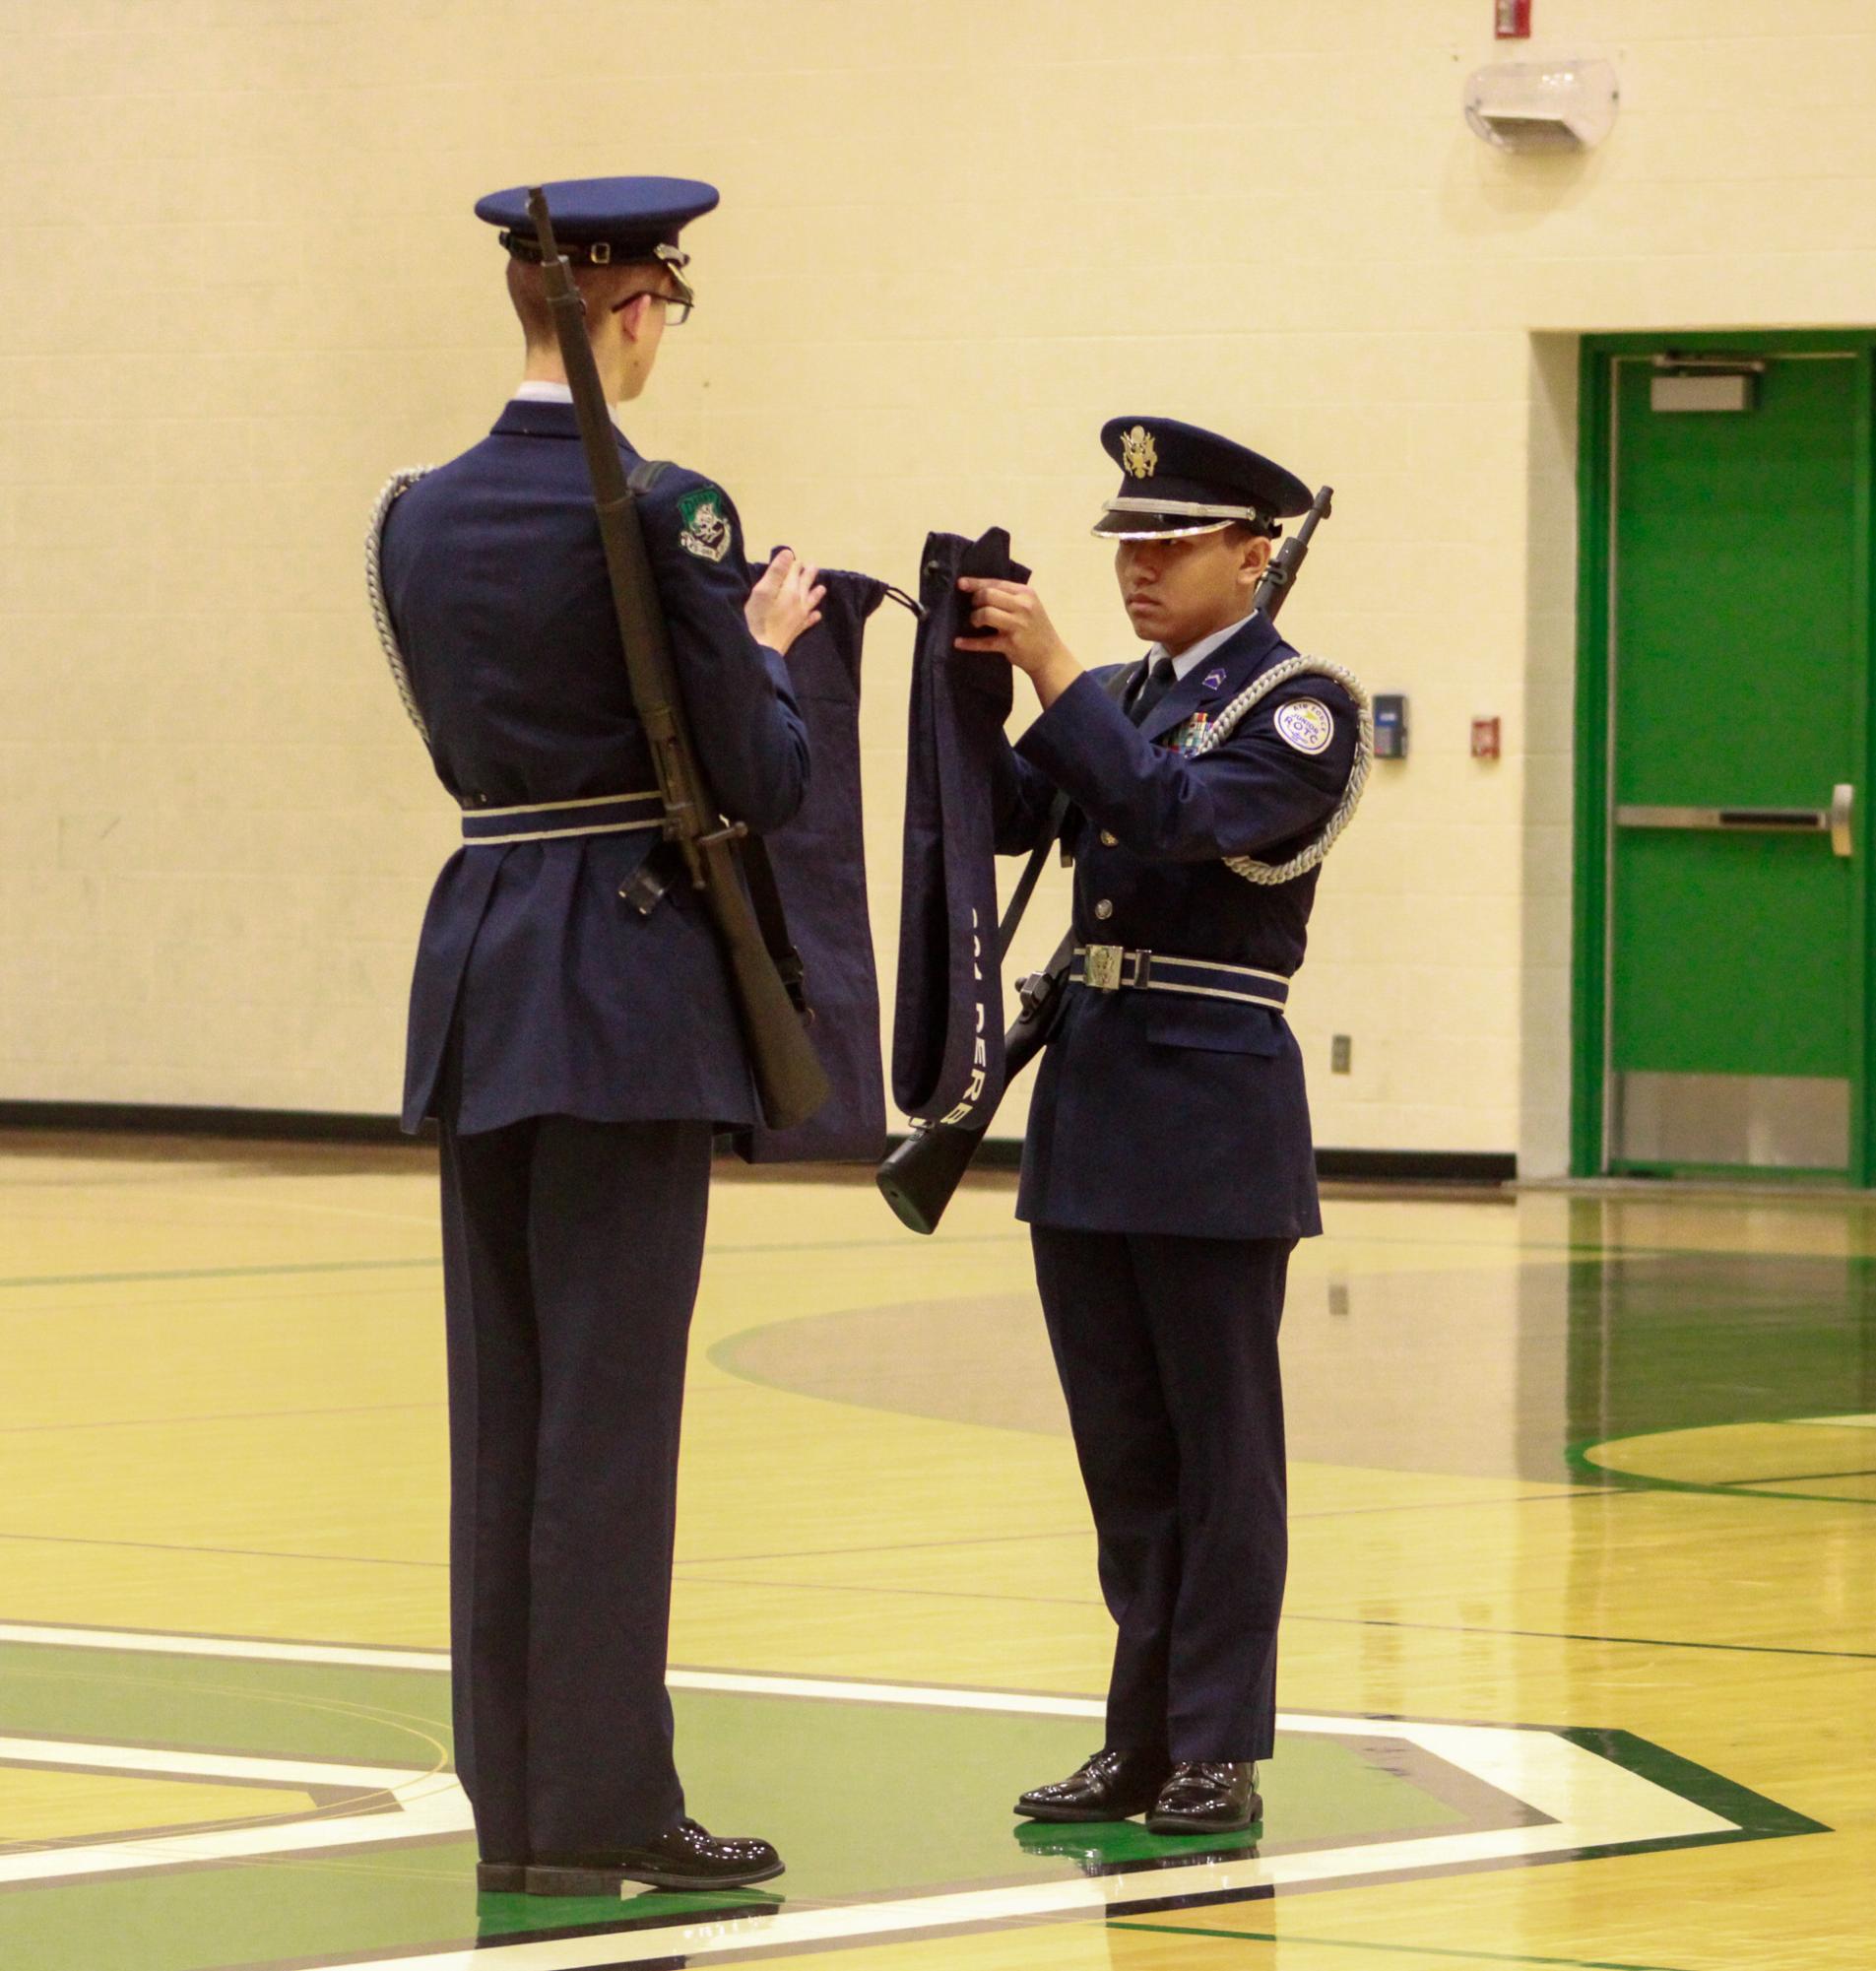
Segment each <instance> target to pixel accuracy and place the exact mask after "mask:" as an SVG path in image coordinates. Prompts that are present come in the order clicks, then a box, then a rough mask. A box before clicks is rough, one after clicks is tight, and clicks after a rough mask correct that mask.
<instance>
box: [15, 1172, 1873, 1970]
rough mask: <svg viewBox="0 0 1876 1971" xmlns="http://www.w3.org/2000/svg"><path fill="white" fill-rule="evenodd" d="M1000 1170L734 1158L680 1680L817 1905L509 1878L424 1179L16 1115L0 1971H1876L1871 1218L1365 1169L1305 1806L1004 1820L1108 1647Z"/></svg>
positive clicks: (1309, 1693) (682, 1548)
mask: <svg viewBox="0 0 1876 1971" xmlns="http://www.w3.org/2000/svg"><path fill="white" fill-rule="evenodd" d="M1010 1190H1011V1186H1010V1184H1009V1183H1008V1182H1007V1181H1005V1180H1003V1179H999V1178H996V1177H988V1178H984V1179H981V1180H977V1181H976V1183H975V1184H974V1186H973V1188H970V1189H968V1190H966V1191H965V1192H964V1193H963V1194H962V1195H961V1196H960V1197H959V1199H958V1200H957V1202H956V1204H955V1205H954V1207H953V1209H952V1212H951V1215H950V1216H949V1217H948V1218H947V1220H946V1222H945V1225H944V1227H943V1229H942V1231H941V1232H940V1233H939V1235H938V1237H937V1238H936V1239H933V1240H929V1241H928V1240H918V1239H915V1238H914V1237H913V1236H912V1235H911V1234H909V1233H906V1232H904V1231H902V1230H901V1229H900V1228H899V1226H898V1225H897V1224H896V1223H895V1222H894V1221H893V1220H892V1219H891V1217H890V1215H888V1214H887V1212H886V1211H885V1209H884V1207H883V1206H882V1205H881V1204H880V1202H879V1200H878V1199H877V1197H876V1196H875V1195H874V1193H873V1190H872V1188H871V1186H870V1185H869V1184H868V1183H866V1182H865V1181H864V1179H861V1180H853V1179H845V1178H841V1179H834V1178H829V1179H827V1180H826V1181H821V1180H818V1179H816V1180H814V1181H800V1180H784V1179H778V1178H776V1177H773V1176H763V1177H760V1178H757V1177H753V1176H748V1175H739V1174H738V1173H737V1172H736V1171H735V1170H734V1169H731V1170H727V1171H726V1172H725V1176H724V1181H722V1182H720V1184H719V1185H718V1188H717V1191H716V1194H715V1198H714V1201H713V1207H712V1213H713V1215H712V1229H711V1248H710V1255H709V1258H708V1260H707V1262H706V1267H705V1274H704V1285H703V1292H702V1297H701V1299H700V1301H699V1304H698V1309H697V1320H696V1327H695V1332H694V1342H693V1349H692V1360H691V1383H690V1393H689V1407H688V1413H687V1422H686V1438H685V1450H684V1467H683V1481H682V1504H681V1519H680V1526H679V1569H678V1587H677V1599H676V1614H675V1625H674V1632H673V1639H672V1644H673V1646H672V1658H673V1664H674V1673H673V1678H672V1681H673V1686H674V1693H675V1698H676V1702H677V1706H678V1714H679V1759H680V1763H681V1765H682V1768H683V1771H684V1774H685V1778H686V1783H687V1786H688V1788H689V1792H690V1797H691V1805H692V1808H693V1810H694V1811H695V1812H696V1813H697V1814H698V1816H699V1817H700V1818H701V1819H703V1820H704V1821H706V1822H707V1823H708V1824H709V1825H711V1826H712V1827H713V1828H715V1829H717V1830H718V1831H721V1832H725V1833H740V1832H753V1833H760V1834H764V1835H767V1836H769V1837H770V1838H772V1839H774V1840H775V1841H776V1842H777V1843H778V1844H779V1845H780V1846H781V1847H782V1850H783V1853H784V1855H785V1857H786V1858H787V1860H788V1863H789V1872H788V1873H787V1874H786V1875H785V1876H783V1877H782V1878H781V1879H780V1880H779V1881H777V1882H775V1883H773V1884H769V1885H765V1887H764V1888H763V1889H761V1890H750V1891H744V1892H740V1893H737V1894H732V1895H726V1896H721V1897H718V1898H715V1899H703V1898H685V1897H677V1896H670V1895H654V1894H650V1893H646V1894H642V1895H637V1894H634V1895H632V1896H631V1897H629V1898H628V1899H626V1900H623V1901H620V1902H568V1903H544V1902H540V1901H535V1900H531V1899H527V1898H521V1897H496V1896H488V1897H483V1898H482V1899H481V1900H480V1901H479V1900H478V1898H477V1895H476V1891H475V1886H474V1880H473V1872H472V1865H473V1861H474V1844H473V1841H472V1840H471V1839H470V1838H469V1836H468V1834H467V1831H466V1829H467V1813H466V1808H465V1806H464V1803H463V1800H462V1796H461V1793H460V1790H459V1789H458V1788H457V1787H456V1784H455V1782H454V1780H453V1778H452V1777H451V1776H450V1773H449V1770H448V1734H447V1717H448V1702H447V1688H448V1683H447V1659H446V1656H445V1655H444V1651H445V1649H446V1645H447V1630H446V1603H445V1586H446V1571H445V1564H444V1556H445V1483H444V1415H443V1406H442V1394H443V1367H442V1318H441V1305H440V1295H441V1277H440V1266H439V1261H438V1243H437V1234H436V1229H435V1223H434V1218H435V1198H434V1193H435V1170H434V1161H433V1158H431V1157H430V1156H429V1155H428V1154H426V1153H425V1152H424V1151H422V1150H416V1149H411V1150H398V1149H383V1150H378V1149H355V1148H334V1147H274V1146H265V1147H261V1146H254V1145H239V1144H218V1143H210V1142H203V1141H194V1142H179V1141H158V1140H142V1141H138V1140H129V1139H113V1138H106V1137H89V1138H88V1137H78V1136H72V1137H53V1136H46V1135H33V1134H25V1135H14V1136H8V1137H0V1363H4V1371H3V1372H0V1965H4V1966H6V1967H7V1971H224V1968H225V1967H230V1966H234V1965H242V1966H259V1965H270V1966H271V1965H280V1966H284V1965H293V1966H298V1967H310V1966H325V1965H337V1964H372V1965H377V1964H384V1965H387V1966H388V1965H396V1966H399V1967H401V1971H410V1967H420V1971H430V1967H444V1966H449V1967H467V1966H470V1965H471V1963H472V1958H471V1955H470V1953H471V1952H472V1951H473V1950H478V1949H482V1950H487V1949H490V1948H498V1949H499V1952H500V1954H499V1955H498V1956H496V1957H495V1958H493V1959H489V1958H486V1957H478V1958H476V1959H474V1960H473V1962H474V1963H475V1964H477V1965H480V1966H482V1967H483V1971H486V1967H487V1966H488V1965H489V1964H490V1963H491V1962H492V1963H495V1964H498V1965H500V1966H502V1967H505V1971H577V1967H588V1966H592V1967H597V1966H607V1965H626V1964H630V1965H678V1964H689V1965H708V1964H713V1963H717V1962H723V1963H726V1964H727V1963H734V1962H736V1961H739V1960H743V1961H748V1960H760V1959H763V1958H767V1957H772V1956H773V1957H781V1956H788V1957H790V1958H791V1959H792V1960H793V1962H794V1963H795V1965H797V1966H799V1967H807V1966H811V1965H817V1964H820V1963H822V1962H823V1961H824V1962H825V1963H826V1964H828V1965H829V1966H836V1965H837V1966H840V1967H844V1971H870V1967H874V1966H877V1967H880V1971H887V1967H891V1971H927V1967H932V1968H933V1971H936V1968H937V1967H943V1971H953V1968H954V1967H955V1971H1003V1967H1014V1966H1022V1967H1038V1971H1084V1967H1090V1968H1092V1967H1098V1971H1109V1967H1117V1971H1165V1967H1180V1971H1185V1967H1189V1966H1190V1967H1193V1971H1213V1967H1215V1971H1261V1967H1279V1971H1317V1967H1323V1971H1390V1967H1396V1968H1397V1971H1460V1967H1466V1971H1481V1967H1489V1966H1520V1965H1531V1966H1551V1967H1559V1966H1561V1967H1566V1971H1592V1967H1593V1971H1722V1967H1723V1971H1735V1967H1747V1966H1750V1967H1777V1971H1868V1967H1869V1966H1870V1965H1871V1964H1872V1962H1876V1760H1873V1759H1872V1752H1873V1751H1876V1311H1873V1310H1876V1292H1873V1291H1872V1268H1871V1257H1870V1255H1871V1252H1872V1242H1873V1241H1876V1207H1872V1205H1871V1204H1870V1203H1869V1202H1868V1201H1867V1200H1866V1199H1863V1198H1851V1197H1847V1196H1845V1195H1844V1194H1842V1193H1839V1194H1835V1195H1832V1194H1827V1193H1821V1192H1820V1193H1812V1192H1804V1191H1797V1190H1793V1191H1790V1192H1788V1193H1786V1194H1782V1195H1777V1194H1763V1193H1762V1194H1738V1195H1731V1196H1727V1195H1713V1196H1707V1197H1700V1196H1679V1195H1676V1196H1661V1195H1651V1196H1650V1195H1646V1194H1641V1193H1633V1192H1632V1193H1620V1194H1611V1195H1604V1196H1584V1195H1577V1194H1568V1195H1567V1194H1563V1193H1542V1192H1539V1193H1526V1194H1524V1195H1521V1196H1519V1197H1517V1198H1516V1199H1505V1198H1501V1197H1498V1196H1496V1195H1491V1196H1479V1197H1470V1198H1468V1197H1463V1196H1457V1197H1456V1196H1439V1195H1426V1196H1416V1197H1405V1196H1388V1195H1385V1194H1379V1193H1373V1192H1368V1193H1359V1194H1348V1195H1341V1196H1335V1197H1331V1198H1330V1199H1329V1200H1328V1201H1327V1203H1326V1219H1327V1223H1328V1226H1329V1231H1328V1235H1327V1236H1326V1237H1325V1238H1323V1239H1320V1240H1316V1241H1313V1242H1311V1243H1309V1244H1307V1245H1305V1246H1304V1247H1302V1248H1301V1249H1300V1250H1299V1252H1298V1254H1297V1257H1296V1260H1295V1263H1294V1265H1293V1268H1292V1273H1291V1299H1290V1309H1289V1313H1288V1316H1287V1319H1286V1324H1285V1352H1286V1363H1287V1366H1286V1377H1287V1383H1288V1395H1289V1405H1290V1418H1291V1438H1290V1448H1291V1458H1292V1465H1291V1473H1292V1484H1291V1499H1292V1508H1293V1513H1294V1529H1293V1530H1294V1547H1293V1559H1292V1570H1291V1577H1290V1594H1289V1602H1288V1609H1287V1613H1286V1625H1285V1637H1284V1650H1285V1655H1284V1666H1283V1675H1282V1682H1281V1701H1282V1705H1283V1710H1284V1730H1283V1732H1282V1735H1281V1738H1280V1741H1279V1749H1278V1753H1277V1756H1276V1758H1275V1760H1274V1761H1273V1762H1272V1763H1271V1764H1270V1765H1269V1766H1268V1767H1266V1769H1265V1774H1264V1794H1265V1799H1266V1803H1267V1814H1266V1819H1265V1822H1264V1825H1263V1827H1262V1829H1261V1831H1260V1833H1259V1835H1258V1836H1257V1837H1256V1838H1251V1837H1246V1838H1244V1839H1242V1840H1238V1841H1231V1842H1225V1843H1221V1844H1219V1845H1217V1846H1216V1847H1210V1848H1206V1849H1205V1850H1204V1852H1195V1850H1194V1845H1193V1844H1181V1843H1174V1842H1164V1841H1155V1840H1153V1839H1151V1838H1150V1837H1148V1836H1147V1835H1145V1833H1144V1832H1143V1830H1141V1829H1140V1828H1139V1826H1138V1825H1137V1823H1132V1824H1128V1825H1124V1826H1120V1827H1114V1828H1096V1829H1092V1830H1076V1829H1062V1828H1052V1829H1039V1828H1032V1827H1029V1826H1027V1825H1026V1824H1024V1823H1019V1822H1018V1821H1017V1820H1016V1819H1015V1817H1014V1815H1013V1814H1012V1813H1011V1811H1010V1803H1011V1801H1012V1799H1013V1797H1014V1795H1015V1793H1016V1792H1017V1791H1018V1790H1020V1788H1022V1787H1023V1786H1027V1785H1031V1784H1034V1783H1035V1782H1037V1781H1039V1780H1042V1779H1048V1778H1054V1777H1059V1776H1060V1775H1061V1774H1062V1773H1063V1772H1066V1771H1067V1770H1068V1769H1069V1768H1070V1767H1071V1766H1073V1765H1074V1764H1075V1763H1077V1762H1078V1761H1079V1759H1080V1758H1081V1757H1082V1756H1084V1755H1085V1754H1086V1753H1087V1752H1088V1751H1090V1750H1092V1749H1093V1748H1094V1746H1095V1745H1097V1744H1098V1743H1099V1741H1100V1737H1101V1728H1100V1716H1099V1714H1100V1705H1099V1702H1098V1693H1099V1692H1100V1690H1101V1689H1102V1687H1103V1682H1104V1678H1105V1671H1106V1663H1107V1653H1108V1647H1109V1637H1110V1629H1109V1624H1108V1620H1107V1616H1106V1613H1105V1611H1104V1610H1103V1609H1102V1607H1101V1604H1100V1599H1099V1595H1098V1592H1097V1590H1096V1586H1095V1580H1094V1552H1093V1540H1092V1536H1091V1533H1090V1530H1089V1526H1088V1522H1087V1514H1086V1508H1085V1505H1084V1503H1083V1500H1082V1497H1081V1493H1080V1487H1079V1482H1078V1479H1077V1477H1076V1473H1075V1467H1074V1461H1073V1456H1072V1452H1071V1449H1070V1446H1069V1444H1068V1440H1067V1423H1066V1418H1065V1416H1064V1414H1063V1411H1062V1407H1061V1401H1060V1398H1059V1397H1058V1395H1057V1393H1056V1390H1055V1385H1054V1379H1053V1375H1052V1372H1051V1369H1050V1365H1049V1360H1048V1351H1047V1347H1046V1344H1045V1342H1044V1340H1043V1336H1042V1331H1041V1320H1040V1315H1039V1313H1038V1310H1037V1307H1036V1304H1035V1298H1034V1292H1033V1287H1032V1284H1031V1281H1030V1277H1029V1260H1028V1249H1027V1242H1026V1238H1025V1236H1024V1234H1023V1232H1022V1230H1021V1228H1020V1227H1019V1226H1017V1225H1015V1224H1014V1223H1013V1222H1012V1220H1011V1216H1010V1207H1011V1202H1012V1201H1011V1196H1010ZM771 1891H772V1892H771Z"/></svg>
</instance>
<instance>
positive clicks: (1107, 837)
mask: <svg viewBox="0 0 1876 1971" xmlns="http://www.w3.org/2000/svg"><path fill="white" fill-rule="evenodd" d="M1115 839H1116V838H1115V837H1114V836H1113V835H1111V834H1109V833H1108V831H1107V830H1106V829H1105V828H1103V829H1102V830H1101V846H1102V847H1103V848H1104V849H1111V848H1112V847H1113V846H1114V844H1115Z"/></svg>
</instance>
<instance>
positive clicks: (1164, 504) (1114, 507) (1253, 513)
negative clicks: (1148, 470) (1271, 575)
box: [1093, 494, 1283, 541]
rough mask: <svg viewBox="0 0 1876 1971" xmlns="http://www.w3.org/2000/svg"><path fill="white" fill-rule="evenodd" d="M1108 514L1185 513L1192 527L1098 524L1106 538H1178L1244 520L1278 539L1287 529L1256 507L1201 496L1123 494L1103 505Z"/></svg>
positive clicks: (1158, 515) (1099, 532)
mask: <svg viewBox="0 0 1876 1971" xmlns="http://www.w3.org/2000/svg"><path fill="white" fill-rule="evenodd" d="M1101 511H1102V512H1103V513H1105V514H1117V513H1118V514H1128V513H1139V514H1151V515H1152V516H1153V517H1154V518H1156V519H1163V518H1166V517H1168V516H1173V515H1183V516H1186V517H1188V518H1189V519H1190V520H1191V523H1192V524H1191V525H1190V526H1184V527H1180V526H1174V527H1140V528H1137V529H1134V530H1132V531H1128V530H1124V529H1122V528H1119V527H1096V528H1095V529H1094V530H1093V531H1094V532H1095V533H1096V534H1097V535H1099V536H1100V537H1101V539H1103V540H1106V541H1174V540H1180V539H1183V538H1184V537H1186V536H1188V535H1192V534H1216V533H1218V532H1219V531H1220V530H1221V529H1222V528H1226V527H1233V526H1237V525H1238V524H1240V523H1242V524H1243V525H1245V526H1247V527H1254V528H1256V529H1257V531H1258V532H1259V533H1260V534H1262V535H1265V536H1266V537H1267V538H1268V539H1270V540H1272V541H1274V540H1275V539H1276V538H1277V536H1278V535H1279V534H1281V533H1282V532H1283V523H1282V521H1280V520H1276V519H1273V518H1272V517H1271V516H1270V515H1269V514H1267V513H1262V512H1260V511H1259V509H1258V508H1257V507H1255V506H1218V505H1215V504H1214V503H1213V502H1212V501H1210V500H1208V499H1206V500H1200V499H1151V498H1146V497H1140V498H1130V497H1128V496H1127V495H1126V494H1121V495H1119V496H1117V497H1116V498H1113V499H1110V500H1109V501H1108V502H1107V503H1106V504H1105V505H1104V506H1103V507H1102V508H1101Z"/></svg>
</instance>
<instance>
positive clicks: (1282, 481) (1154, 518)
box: [1094, 418, 1310, 541]
mask: <svg viewBox="0 0 1876 1971" xmlns="http://www.w3.org/2000/svg"><path fill="white" fill-rule="evenodd" d="M1101 443H1102V444H1103V445H1104V446H1105V447H1106V449H1107V454H1108V456H1109V458H1111V459H1113V460H1114V462H1115V463H1116V464H1117V465H1118V466H1119V467H1120V468H1121V474H1122V478H1121V490H1120V492H1119V493H1116V494H1115V496H1114V497H1113V498H1112V499H1110V500H1109V501H1108V503H1107V505H1106V506H1105V507H1104V508H1103V509H1102V513H1101V517H1100V519H1099V520H1097V521H1096V522H1095V523H1094V531H1095V532H1096V533H1097V534H1105V535H1106V536H1108V538H1109V539H1111V540H1117V541H1156V540H1165V539H1168V538H1170V537H1172V536H1174V535H1178V534H1210V533H1215V532H1216V531H1217V530H1218V529H1219V528H1221V527H1228V526H1230V525H1231V524H1232V522H1233V521H1241V522H1242V523H1243V524H1244V525H1245V526H1247V527H1255V528H1256V529H1257V530H1258V531H1259V532H1260V533H1262V534H1271V535H1275V534H1280V533H1281V532H1282V531H1283V530H1282V528H1281V527H1280V526H1278V524H1277V522H1278V521H1279V519H1281V518H1283V517H1285V516H1288V515H1291V514H1297V513H1307V512H1308V511H1309V510H1310V490H1309V488H1308V487H1307V486H1305V485H1304V484H1303V482H1302V481H1301V480H1300V479H1298V478H1297V476H1296V475H1295V474H1294V473H1292V472H1285V471H1284V470H1283V468H1282V467H1281V466H1280V465H1278V464H1277V463H1276V462H1275V461H1274V460H1273V459H1267V458H1265V457H1264V456H1263V454H1262V453H1261V452H1254V451H1253V450H1252V449H1251V447H1250V446H1249V445H1240V444H1234V443H1233V442H1232V441H1231V439H1229V438H1221V437H1220V436H1219V435H1218V434H1217V432H1216V431H1201V430H1200V429H1199V428H1198V427H1197V425H1182V424H1181V423H1180V422H1179V420H1178V419H1177V418H1110V419H1109V420H1108V421H1107V423H1106V424H1105V425H1103V426H1102V427H1101Z"/></svg>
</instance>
